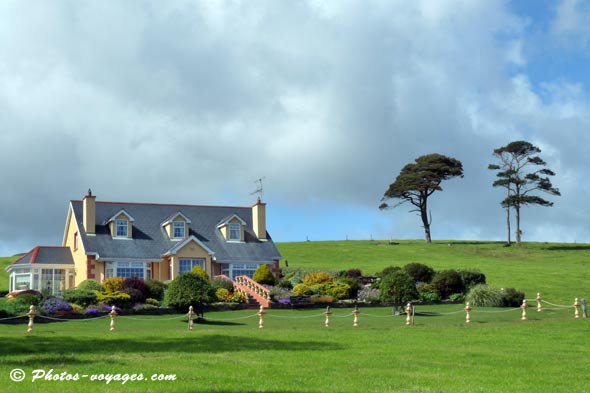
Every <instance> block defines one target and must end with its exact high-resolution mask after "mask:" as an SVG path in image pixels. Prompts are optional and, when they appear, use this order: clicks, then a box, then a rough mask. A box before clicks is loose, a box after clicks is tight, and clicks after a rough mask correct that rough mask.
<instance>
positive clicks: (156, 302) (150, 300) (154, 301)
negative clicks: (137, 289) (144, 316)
mask: <svg viewBox="0 0 590 393" xmlns="http://www.w3.org/2000/svg"><path fill="white" fill-rule="evenodd" d="M145 304H151V305H152V306H157V307H160V301H159V300H158V299H154V298H151V297H148V298H147V299H145Z"/></svg>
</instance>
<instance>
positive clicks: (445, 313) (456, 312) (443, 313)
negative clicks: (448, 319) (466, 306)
mask: <svg viewBox="0 0 590 393" xmlns="http://www.w3.org/2000/svg"><path fill="white" fill-rule="evenodd" d="M462 312H465V310H457V311H451V312H441V313H437V315H454V314H459V313H462Z"/></svg>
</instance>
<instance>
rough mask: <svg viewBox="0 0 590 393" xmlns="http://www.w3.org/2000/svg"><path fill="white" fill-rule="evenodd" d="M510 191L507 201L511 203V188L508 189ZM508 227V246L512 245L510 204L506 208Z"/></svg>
mask: <svg viewBox="0 0 590 393" xmlns="http://www.w3.org/2000/svg"><path fill="white" fill-rule="evenodd" d="M507 190H508V192H507V193H508V195H507V196H506V200H507V201H509V200H510V188H509V187H508V188H507ZM506 227H507V228H508V240H507V241H506V244H508V245H511V244H512V242H511V241H510V204H508V206H507V207H506Z"/></svg>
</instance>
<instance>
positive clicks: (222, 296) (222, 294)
mask: <svg viewBox="0 0 590 393" xmlns="http://www.w3.org/2000/svg"><path fill="white" fill-rule="evenodd" d="M215 296H216V297H217V300H219V301H220V302H227V301H228V300H229V299H230V298H231V295H230V293H229V291H228V290H227V289H225V288H219V289H217V291H215Z"/></svg>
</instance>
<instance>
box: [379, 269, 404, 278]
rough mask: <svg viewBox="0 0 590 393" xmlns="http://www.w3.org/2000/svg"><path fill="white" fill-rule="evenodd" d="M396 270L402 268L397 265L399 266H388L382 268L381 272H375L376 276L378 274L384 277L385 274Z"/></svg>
mask: <svg viewBox="0 0 590 393" xmlns="http://www.w3.org/2000/svg"><path fill="white" fill-rule="evenodd" d="M398 270H402V268H401V267H399V266H388V267H386V268H385V269H383V271H382V272H380V273H377V276H379V277H385V276H387V275H388V274H390V273H393V272H397V271H398Z"/></svg>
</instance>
